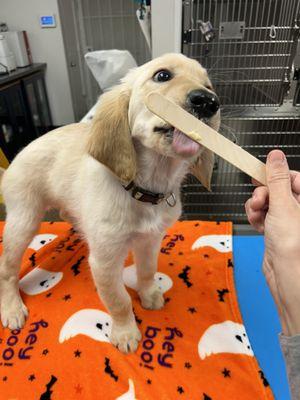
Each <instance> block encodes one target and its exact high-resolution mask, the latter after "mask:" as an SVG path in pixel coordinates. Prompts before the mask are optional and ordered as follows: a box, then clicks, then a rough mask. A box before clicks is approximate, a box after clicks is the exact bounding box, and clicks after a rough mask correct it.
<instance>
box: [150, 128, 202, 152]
mask: <svg viewBox="0 0 300 400" xmlns="http://www.w3.org/2000/svg"><path fill="white" fill-rule="evenodd" d="M154 132H158V133H161V134H163V135H165V136H166V137H167V138H170V140H171V141H172V149H173V150H174V152H175V153H176V154H178V155H181V156H183V157H192V156H194V155H195V154H196V153H197V152H198V151H199V150H200V148H201V145H200V144H199V143H197V142H195V141H194V140H192V139H190V138H189V137H188V136H186V135H185V134H184V133H183V132H181V131H180V130H179V129H177V128H174V127H172V126H170V125H164V126H156V127H155V128H154Z"/></svg>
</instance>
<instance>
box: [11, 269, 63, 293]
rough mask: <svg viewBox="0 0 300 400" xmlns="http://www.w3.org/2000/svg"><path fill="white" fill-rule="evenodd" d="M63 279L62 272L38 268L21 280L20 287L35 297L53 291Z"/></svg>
mask: <svg viewBox="0 0 300 400" xmlns="http://www.w3.org/2000/svg"><path fill="white" fill-rule="evenodd" d="M62 278H63V273H62V272H53V271H47V270H46V269H42V268H38V267H37V268H35V269H34V270H32V271H30V272H29V273H28V274H26V275H25V276H24V277H23V278H22V279H21V280H20V282H19V285H20V289H21V290H22V291H23V292H24V293H26V294H29V295H35V294H40V293H43V292H46V291H47V290H50V289H52V288H53V287H54V286H55V285H57V284H58V282H60V281H61V280H62Z"/></svg>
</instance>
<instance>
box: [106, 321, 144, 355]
mask: <svg viewBox="0 0 300 400" xmlns="http://www.w3.org/2000/svg"><path fill="white" fill-rule="evenodd" d="M141 338H142V334H141V332H140V331H139V329H138V327H137V326H136V324H135V323H130V324H128V325H122V326H120V325H118V324H115V323H113V326H112V331H111V335H110V341H111V343H112V344H113V345H114V346H116V347H117V348H118V349H119V350H120V351H121V352H122V353H126V354H127V353H134V352H135V351H136V349H137V348H138V345H139V341H140V340H141Z"/></svg>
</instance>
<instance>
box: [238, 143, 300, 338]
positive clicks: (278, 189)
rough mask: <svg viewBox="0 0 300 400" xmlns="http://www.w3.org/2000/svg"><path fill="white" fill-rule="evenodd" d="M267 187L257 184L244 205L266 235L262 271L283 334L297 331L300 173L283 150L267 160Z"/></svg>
mask: <svg viewBox="0 0 300 400" xmlns="http://www.w3.org/2000/svg"><path fill="white" fill-rule="evenodd" d="M266 173H267V187H266V186H259V187H257V188H256V189H255V190H254V192H253V195H252V198H251V199H249V200H248V201H247V202H246V205H245V208H246V212H247V216H248V220H249V222H250V224H251V225H252V226H253V227H254V228H255V229H256V230H257V231H259V232H261V233H264V235H265V254H264V262H263V272H264V275H265V277H266V280H267V283H268V285H269V288H270V290H271V293H272V295H273V297H274V300H275V302H276V305H277V307H278V311H279V315H280V318H281V322H282V330H283V333H284V334H285V335H295V334H300V173H299V172H294V171H290V170H289V167H288V164H287V160H286V158H285V155H284V153H282V152H281V151H279V150H274V151H272V152H270V153H269V155H268V158H267V163H266Z"/></svg>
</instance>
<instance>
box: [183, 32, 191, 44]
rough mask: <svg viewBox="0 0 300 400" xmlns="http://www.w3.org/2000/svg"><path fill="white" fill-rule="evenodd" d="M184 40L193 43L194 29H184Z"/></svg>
mask: <svg viewBox="0 0 300 400" xmlns="http://www.w3.org/2000/svg"><path fill="white" fill-rule="evenodd" d="M182 41H183V43H185V44H187V43H191V41H192V30H191V29H188V30H186V31H183V34H182Z"/></svg>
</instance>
